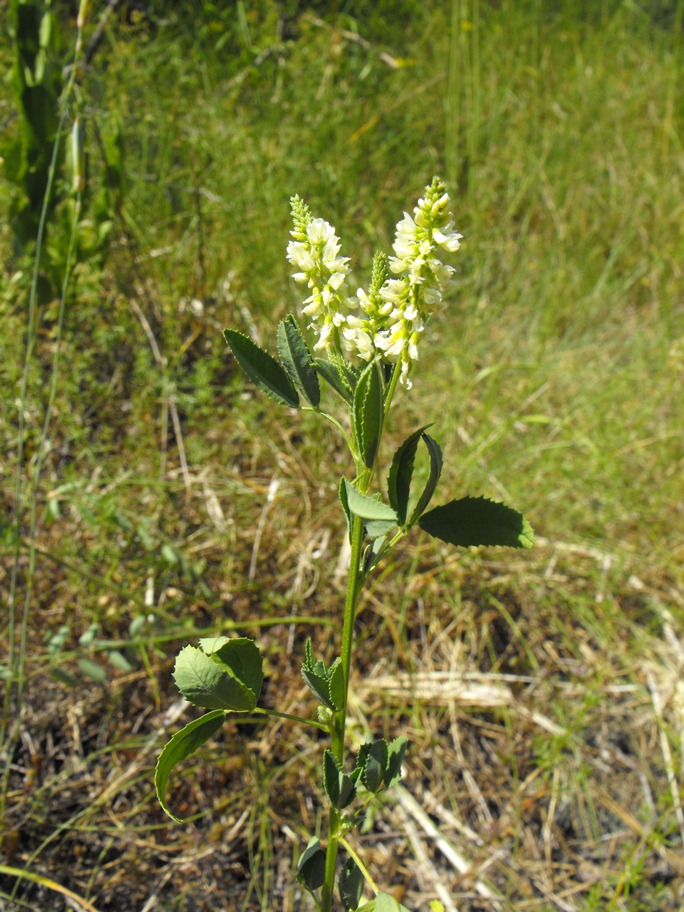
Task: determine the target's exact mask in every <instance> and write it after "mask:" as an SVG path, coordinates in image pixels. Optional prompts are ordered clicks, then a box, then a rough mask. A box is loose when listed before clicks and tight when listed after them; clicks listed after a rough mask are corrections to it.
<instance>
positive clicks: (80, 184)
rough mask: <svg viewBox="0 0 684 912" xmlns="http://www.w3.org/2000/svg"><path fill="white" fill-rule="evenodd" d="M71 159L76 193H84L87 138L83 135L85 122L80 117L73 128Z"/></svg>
mask: <svg viewBox="0 0 684 912" xmlns="http://www.w3.org/2000/svg"><path fill="white" fill-rule="evenodd" d="M71 161H72V167H73V169H74V181H73V187H74V190H75V191H76V193H82V192H83V191H84V190H85V184H86V179H85V138H84V135H83V124H82V123H81V120H80V118H78V117H77V118H76V120H75V121H74V126H73V127H72V130H71Z"/></svg>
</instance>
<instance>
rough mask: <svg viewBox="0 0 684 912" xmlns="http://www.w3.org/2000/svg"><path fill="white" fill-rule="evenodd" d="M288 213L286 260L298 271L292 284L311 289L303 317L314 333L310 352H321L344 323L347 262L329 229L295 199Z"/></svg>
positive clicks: (331, 228) (333, 233)
mask: <svg viewBox="0 0 684 912" xmlns="http://www.w3.org/2000/svg"><path fill="white" fill-rule="evenodd" d="M292 213H293V217H294V222H295V227H294V230H293V231H292V232H290V233H291V234H292V237H293V238H294V240H292V241H290V243H289V244H288V245H287V258H288V260H289V261H290V262H291V263H292V265H293V266H296V267H297V269H298V270H299V271H298V272H295V273H294V274H293V276H292V277H293V278H294V280H295V281H296V282H301V283H306V284H307V285H308V287H309V288H310V289H311V294H310V295H309V297H308V298H307V299H306V300H305V301H304V307H303V313H305V314H306V316H307V317H310V318H311V323H310V324H309V326H310V327H311V328H313V329H315V330H316V331H317V332H318V341H317V342H316V344H315V345H314V348H315V349H317V350H325V349H326V348H328V347H330V346H331V345H332V344H333V343H334V338H333V337H334V333H335V330H336V329H338V328H339V327H340V326H342V325H343V323H344V322H345V319H346V318H345V316H344V315H343V313H342V312H341V307H342V306H344V305H345V303H346V299H345V298H344V296H343V294H342V291H343V288H344V284H345V277H346V275H347V273H348V272H349V267H348V266H347V263H348V262H349V258H348V257H341V256H340V239H339V238H338V237H337V236H336V235H335V229H334V228H333V227H332V225H329V224H328V222H325V221H323V219H320V218H312V217H311V213H310V212H309V209H308V207H307V206H306V205H305V204H304V203H302V201H301V200H300V199H299V198H298V197H294V198H293V200H292Z"/></svg>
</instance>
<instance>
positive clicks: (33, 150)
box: [3, 0, 62, 247]
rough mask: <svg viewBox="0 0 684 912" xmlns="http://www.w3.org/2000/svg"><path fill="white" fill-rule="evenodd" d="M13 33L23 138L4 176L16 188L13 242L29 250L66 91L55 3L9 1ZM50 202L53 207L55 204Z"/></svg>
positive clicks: (11, 150)
mask: <svg viewBox="0 0 684 912" xmlns="http://www.w3.org/2000/svg"><path fill="white" fill-rule="evenodd" d="M9 31H10V35H11V37H12V39H13V41H14V64H13V66H12V88H13V91H14V98H15V102H16V104H17V110H18V112H19V116H20V120H21V132H20V134H19V135H18V136H17V137H15V138H14V139H13V140H11V141H10V143H9V145H8V146H7V147H6V148H5V149H3V155H4V158H5V175H6V177H7V178H8V180H10V181H11V182H12V184H14V186H15V196H14V199H13V202H12V206H11V209H10V218H11V220H12V223H13V230H14V238H15V241H16V243H17V245H20V246H21V247H24V246H25V245H26V244H27V243H28V242H29V241H31V240H34V239H35V237H36V234H37V231H38V223H39V221H40V215H41V211H42V209H43V203H44V199H45V195H46V190H47V186H48V173H49V170H50V164H51V160H52V155H53V146H54V142H55V138H56V134H57V126H58V106H59V98H60V95H61V91H62V77H61V66H60V60H59V57H58V50H59V42H58V30H57V24H56V21H55V17H54V13H53V11H52V3H51V0H10V3H9ZM49 202H50V201H49ZM51 202H52V206H53V207H54V205H55V201H54V199H53V200H52V201H51Z"/></svg>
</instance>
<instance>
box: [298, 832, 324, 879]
mask: <svg viewBox="0 0 684 912" xmlns="http://www.w3.org/2000/svg"><path fill="white" fill-rule="evenodd" d="M297 880H298V881H299V883H300V884H302V886H304V887H306V889H307V890H308V891H309V892H310V893H313V892H314V890H318V889H319V887H322V886H323V884H324V883H325V852H324V851H323V849H322V848H321V841H320V839H318V838H317V837H316V836H313V837H312V838H311V839H310V840H309V842H308V844H307V847H306V848H305V849H304V851H303V852H302V854H301V855H300V856H299V861H298V862H297Z"/></svg>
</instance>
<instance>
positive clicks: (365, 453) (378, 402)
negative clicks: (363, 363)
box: [352, 361, 384, 469]
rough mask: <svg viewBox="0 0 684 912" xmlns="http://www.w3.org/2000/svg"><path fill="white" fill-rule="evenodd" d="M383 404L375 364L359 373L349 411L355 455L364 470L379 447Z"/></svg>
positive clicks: (380, 383) (378, 370) (378, 375)
mask: <svg viewBox="0 0 684 912" xmlns="http://www.w3.org/2000/svg"><path fill="white" fill-rule="evenodd" d="M383 418H384V403H383V392H382V377H381V375H380V365H379V364H378V363H377V361H371V363H370V364H369V365H368V366H367V367H365V368H364V369H363V371H361V375H360V377H359V379H358V381H357V383H356V389H355V390H354V407H353V409H352V427H353V429H354V439H355V441H356V446H357V447H358V451H359V454H360V456H361V458H362V459H363V461H364V464H365V465H366V466H368V468H369V469H370V468H372V467H373V465H374V464H375V457H376V456H377V453H378V447H379V446H380V438H381V436H382V423H383Z"/></svg>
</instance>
